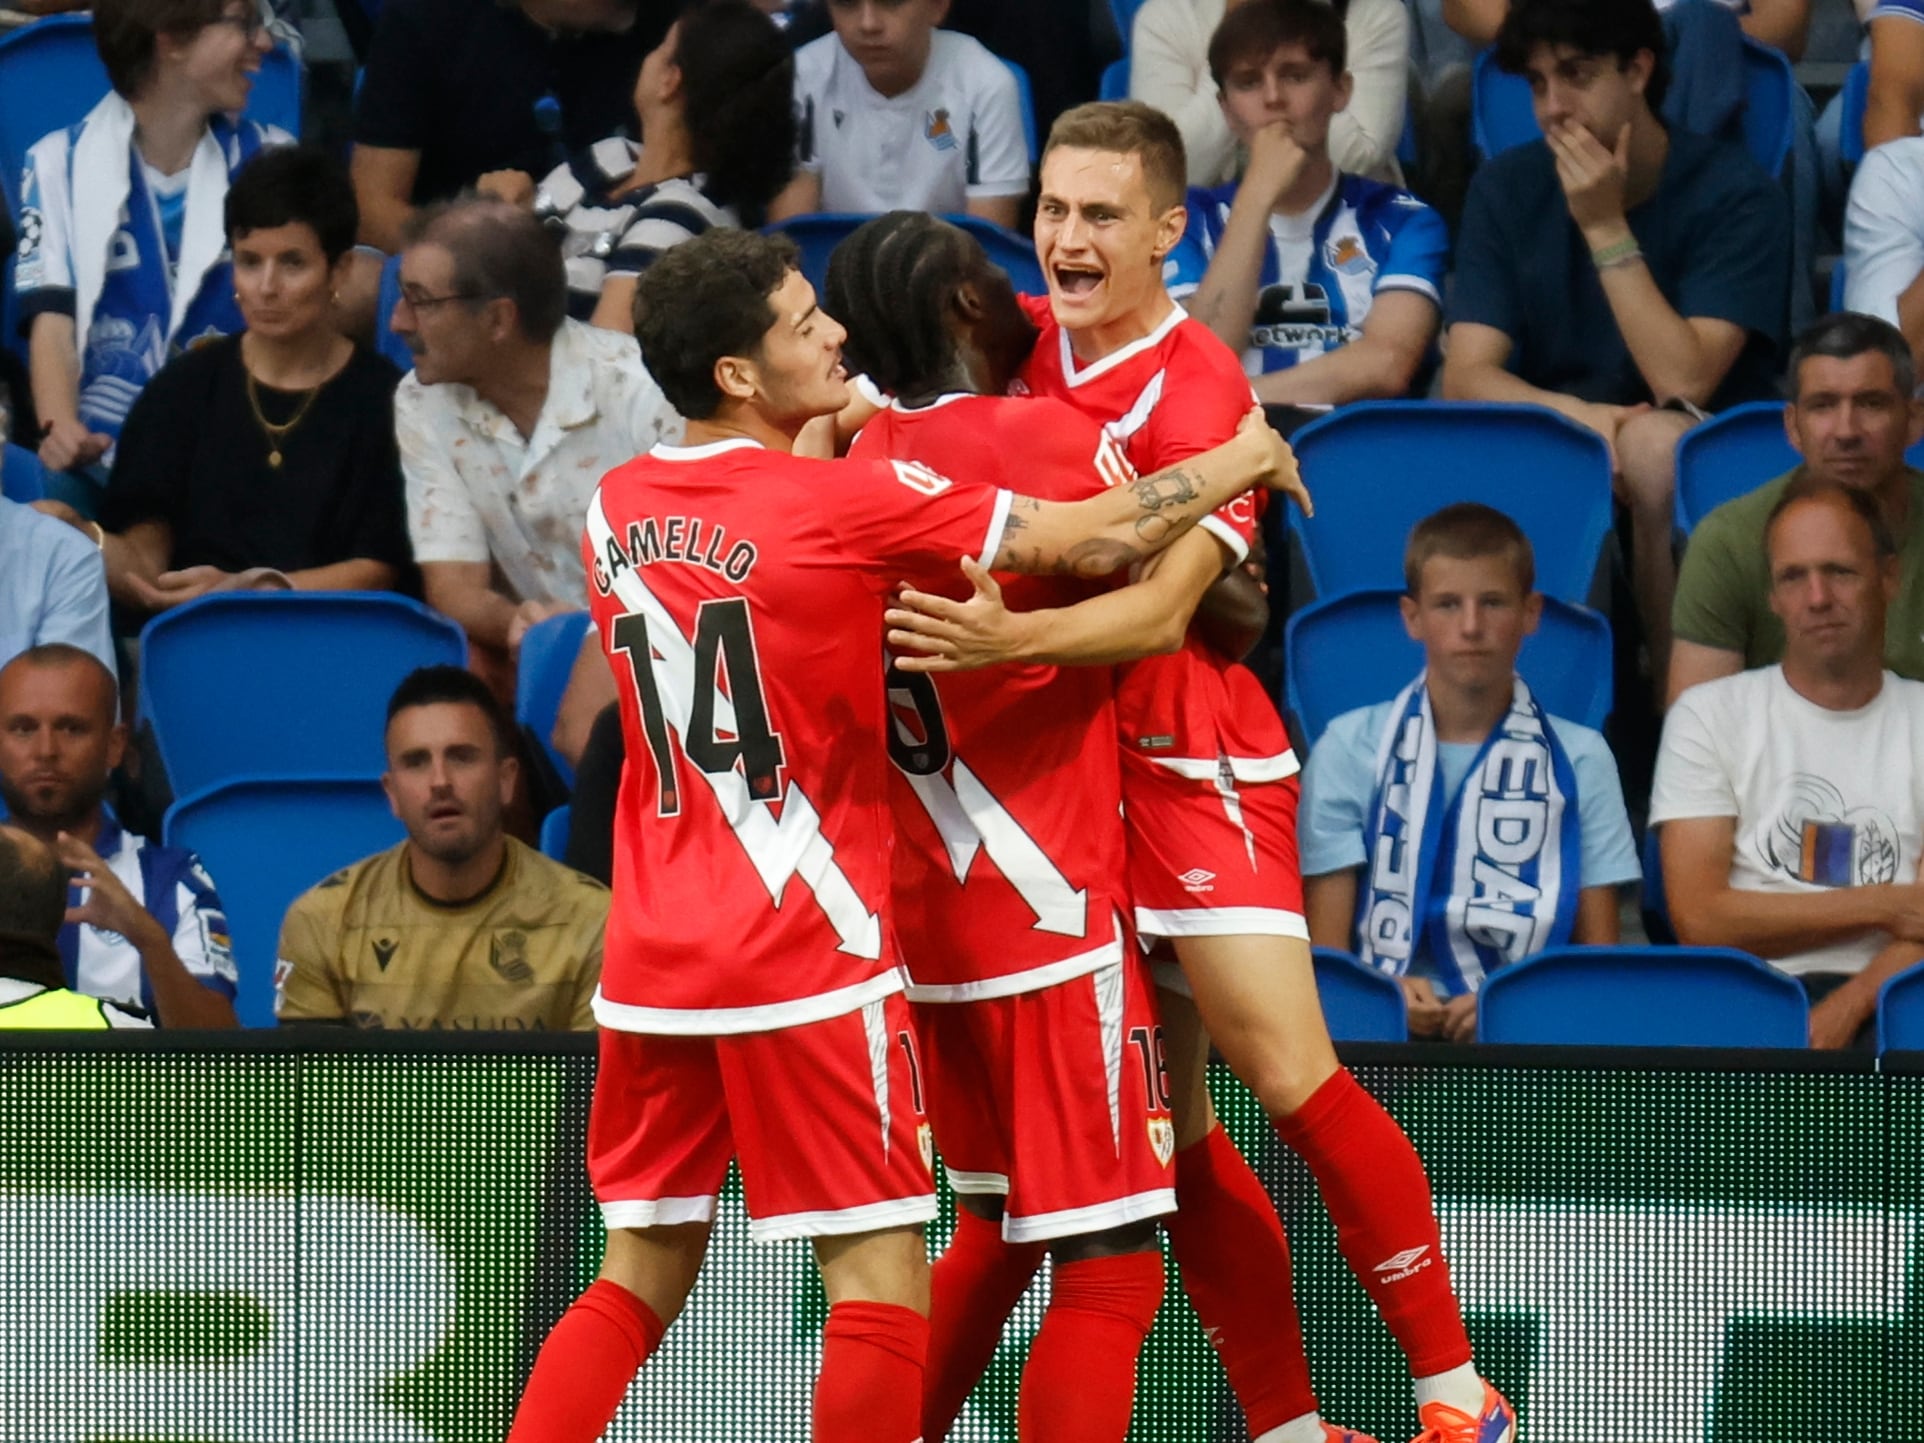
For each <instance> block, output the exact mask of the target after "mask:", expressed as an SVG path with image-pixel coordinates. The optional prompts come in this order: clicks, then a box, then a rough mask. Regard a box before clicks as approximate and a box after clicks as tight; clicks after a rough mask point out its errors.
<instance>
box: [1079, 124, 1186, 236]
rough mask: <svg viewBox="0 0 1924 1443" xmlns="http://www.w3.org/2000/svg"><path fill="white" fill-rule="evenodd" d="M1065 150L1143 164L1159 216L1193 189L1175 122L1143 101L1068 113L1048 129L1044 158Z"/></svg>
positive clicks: (1151, 202)
mask: <svg viewBox="0 0 1924 1443" xmlns="http://www.w3.org/2000/svg"><path fill="white" fill-rule="evenodd" d="M1061 147H1068V148H1069V149H1072V150H1106V151H1110V152H1112V153H1114V154H1116V155H1133V156H1135V157H1136V158H1137V159H1138V160H1140V161H1141V162H1142V176H1143V179H1144V180H1145V181H1147V182H1148V184H1149V203H1150V205H1152V206H1154V207H1155V210H1156V213H1157V214H1158V215H1160V214H1162V212H1164V211H1166V210H1172V209H1174V208H1175V207H1176V206H1179V205H1181V204H1182V203H1183V195H1184V193H1185V190H1186V188H1187V186H1188V184H1189V158H1188V156H1187V155H1186V154H1185V153H1184V151H1183V146H1182V132H1181V131H1180V130H1178V129H1176V122H1175V121H1173V120H1171V119H1170V118H1169V117H1168V116H1166V115H1164V114H1163V113H1162V112H1161V111H1160V110H1158V109H1156V107H1155V106H1153V105H1144V104H1143V103H1142V102H1141V101H1140V100H1092V101H1090V102H1089V103H1088V104H1086V105H1078V106H1076V107H1075V108H1073V109H1071V110H1065V111H1063V112H1062V114H1060V115H1058V116H1057V117H1056V123H1055V124H1054V125H1052V126H1050V127H1049V143H1048V144H1047V145H1045V146H1043V147H1042V156H1043V159H1045V160H1046V159H1048V156H1049V152H1050V151H1052V150H1056V149H1058V148H1061Z"/></svg>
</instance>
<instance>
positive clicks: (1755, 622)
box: [1670, 467, 1924, 681]
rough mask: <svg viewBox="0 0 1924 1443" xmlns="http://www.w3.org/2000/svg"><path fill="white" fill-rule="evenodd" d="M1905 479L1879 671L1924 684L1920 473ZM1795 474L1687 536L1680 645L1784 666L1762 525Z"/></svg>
mask: <svg viewBox="0 0 1924 1443" xmlns="http://www.w3.org/2000/svg"><path fill="white" fill-rule="evenodd" d="M1799 469H1800V470H1801V469H1802V468H1801V467H1800V468H1799ZM1904 474H1905V476H1906V477H1907V478H1908V479H1909V481H1910V486H1911V512H1910V524H1909V525H1908V526H1907V527H1906V528H1905V530H1904V533H1903V534H1902V535H1901V536H1899V537H1898V538H1897V559H1898V583H1897V599H1896V600H1895V601H1894V602H1892V603H1891V608H1890V611H1889V613H1888V614H1887V616H1886V618H1885V622H1884V665H1885V666H1887V667H1889V668H1890V669H1891V670H1892V671H1894V672H1896V673H1897V674H1898V675H1899V676H1903V677H1909V678H1910V679H1911V680H1913V681H1924V471H1916V470H1911V469H1909V468H1906V470H1905V473H1904ZM1795 475H1797V472H1796V471H1789V472H1786V473H1785V474H1784V475H1782V476H1779V477H1777V479H1776V480H1774V481H1766V482H1765V483H1764V484H1763V485H1762V486H1759V487H1758V488H1757V489H1756V490H1755V491H1751V492H1748V493H1747V494H1745V495H1742V496H1739V497H1736V498H1735V499H1733V500H1730V501H1726V502H1724V504H1723V505H1721V506H1719V507H1718V508H1717V509H1716V510H1714V511H1712V512H1711V513H1710V514H1709V515H1708V516H1706V517H1704V519H1703V520H1702V521H1700V522H1699V523H1698V524H1697V529H1696V530H1695V531H1693V532H1691V533H1690V546H1689V549H1688V550H1686V551H1685V552H1684V559H1683V569H1682V571H1681V572H1680V573H1679V574H1678V576H1677V599H1676V603H1675V605H1674V606H1673V607H1672V609H1671V613H1670V625H1671V630H1672V631H1674V632H1675V633H1676V636H1677V639H1678V640H1679V641H1693V642H1695V643H1697V644H1698V645H1699V646H1714V647H1716V648H1717V649H1718V650H1720V651H1735V652H1740V653H1742V655H1743V658H1744V667H1745V669H1746V670H1749V669H1750V668H1753V667H1759V666H1770V665H1771V664H1773V663H1775V662H1778V661H1781V660H1783V656H1784V624H1783V622H1781V621H1779V620H1778V619H1777V613H1776V612H1774V611H1772V610H1771V609H1770V561H1769V559H1768V558H1767V557H1766V556H1765V555H1764V523H1765V522H1766V521H1768V520H1769V519H1770V513H1771V509H1772V508H1773V507H1775V506H1776V505H1777V502H1778V500H1779V498H1781V497H1782V496H1783V494H1784V488H1785V487H1786V486H1788V485H1789V484H1790V482H1791V478H1792V477H1794V476H1795Z"/></svg>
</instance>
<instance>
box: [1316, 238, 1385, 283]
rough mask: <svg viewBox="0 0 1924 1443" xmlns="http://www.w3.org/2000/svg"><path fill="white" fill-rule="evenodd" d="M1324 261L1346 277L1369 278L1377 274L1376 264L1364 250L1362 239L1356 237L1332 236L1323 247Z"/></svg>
mask: <svg viewBox="0 0 1924 1443" xmlns="http://www.w3.org/2000/svg"><path fill="white" fill-rule="evenodd" d="M1323 259H1324V260H1326V261H1328V262H1329V268H1330V269H1331V270H1333V271H1340V272H1341V273H1342V274H1344V275H1346V276H1368V275H1374V274H1375V273H1376V262H1375V261H1373V260H1371V259H1370V253H1369V252H1368V251H1367V250H1365V249H1364V248H1363V241H1362V238H1361V237H1359V236H1354V235H1344V236H1331V237H1330V238H1329V240H1328V241H1327V242H1326V243H1325V244H1324V246H1323Z"/></svg>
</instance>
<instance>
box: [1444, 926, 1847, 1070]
mask: <svg viewBox="0 0 1924 1443" xmlns="http://www.w3.org/2000/svg"><path fill="white" fill-rule="evenodd" d="M1476 1033H1477V1040H1478V1041H1480V1042H1530V1043H1556V1044H1561V1045H1564V1046H1599V1045H1600V1046H1620V1047H1807V1046H1809V1044H1810V1004H1809V1002H1808V1000H1807V999H1806V998H1805V995H1804V989H1803V986H1802V985H1801V984H1800V983H1799V982H1798V981H1797V979H1796V978H1795V977H1792V976H1791V975H1790V974H1789V973H1787V972H1780V971H1778V970H1777V969H1776V968H1775V967H1772V966H1770V965H1769V964H1768V963H1766V962H1761V961H1759V960H1758V959H1757V958H1755V957H1752V956H1751V955H1750V954H1749V953H1747V952H1738V951H1735V950H1733V949H1731V948H1728V947H1557V948H1552V949H1550V950H1549V951H1547V952H1543V953H1540V954H1539V955H1537V956H1535V957H1530V958H1526V959H1525V960H1524V961H1522V962H1517V963H1514V964H1512V965H1511V966H1508V967H1504V968H1500V969H1499V970H1498V971H1496V972H1494V973H1492V974H1491V975H1490V976H1489V977H1488V978H1487V979H1486V980H1485V981H1484V983H1483V988H1482V993H1481V996H1480V998H1479V1000H1478V1002H1477V1018H1476Z"/></svg>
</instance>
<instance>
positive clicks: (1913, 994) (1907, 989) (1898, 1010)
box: [1877, 962, 1924, 1052]
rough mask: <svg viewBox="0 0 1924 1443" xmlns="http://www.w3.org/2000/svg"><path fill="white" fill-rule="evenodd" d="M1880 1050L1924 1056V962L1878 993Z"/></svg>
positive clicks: (1889, 982) (1893, 979) (1887, 984)
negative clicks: (1914, 1053) (1921, 1053)
mask: <svg viewBox="0 0 1924 1443" xmlns="http://www.w3.org/2000/svg"><path fill="white" fill-rule="evenodd" d="M1877 1050H1878V1051H1879V1052H1924V962H1920V963H1918V964H1917V965H1916V966H1915V967H1910V968H1907V969H1906V970H1904V971H1902V972H1900V973H1898V974H1897V975H1896V976H1895V977H1893V978H1891V980H1890V981H1888V982H1886V983H1885V984H1884V985H1883V986H1882V987H1880V988H1878V989H1877Z"/></svg>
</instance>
